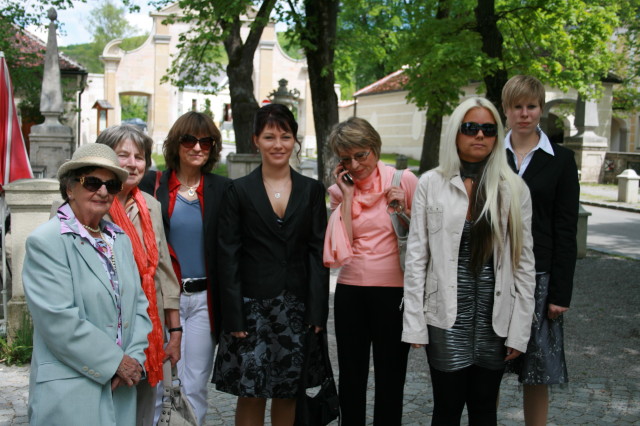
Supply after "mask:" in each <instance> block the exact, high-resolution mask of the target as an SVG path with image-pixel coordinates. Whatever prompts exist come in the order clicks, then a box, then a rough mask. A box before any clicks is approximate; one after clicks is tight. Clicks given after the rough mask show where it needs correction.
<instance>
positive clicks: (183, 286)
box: [182, 278, 193, 296]
mask: <svg viewBox="0 0 640 426" xmlns="http://www.w3.org/2000/svg"><path fill="white" fill-rule="evenodd" d="M192 281H193V279H191V278H185V279H184V280H182V294H184V295H185V296H191V295H192V294H193V293H190V292H188V291H187V288H186V287H185V285H186V284H187V283H190V282H192Z"/></svg>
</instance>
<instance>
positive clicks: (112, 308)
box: [22, 217, 151, 426]
mask: <svg viewBox="0 0 640 426" xmlns="http://www.w3.org/2000/svg"><path fill="white" fill-rule="evenodd" d="M60 225H61V223H60V219H59V218H58V217H54V218H52V219H51V220H49V221H48V222H47V223H45V224H43V225H41V226H39V227H38V228H37V229H36V230H35V231H34V232H33V233H32V234H31V235H30V236H29V238H27V242H26V257H25V261H24V268H23V271H22V280H23V283H24V291H25V295H26V298H27V304H28V306H29V310H30V312H31V315H32V317H33V324H34V337H33V359H32V361H31V379H30V385H29V421H30V424H31V425H47V426H50V425H65V426H71V425H78V426H81V425H82V426H86V425H118V426H122V425H132V426H133V425H134V424H135V418H136V393H135V392H136V390H135V387H131V388H129V387H127V386H126V385H125V386H121V387H119V388H118V389H116V390H115V391H114V392H111V378H112V377H113V376H114V374H115V372H116V369H117V368H118V365H119V364H120V361H121V360H122V357H123V356H124V354H127V355H129V356H131V357H132V358H135V359H136V360H137V361H138V362H139V363H140V364H141V365H143V364H144V360H145V355H144V349H145V348H146V346H147V334H148V333H149V332H150V331H151V321H150V320H149V317H148V315H147V299H146V297H145V295H144V293H143V291H142V289H141V286H140V278H139V274H138V269H137V267H136V265H135V262H134V258H133V252H132V248H131V242H130V241H129V238H128V237H127V236H126V235H125V234H124V233H121V232H122V231H120V233H118V234H117V236H116V239H115V244H114V251H115V259H116V269H117V272H118V279H119V283H120V293H121V306H122V347H120V346H118V345H117V344H116V333H117V321H118V314H117V308H116V299H115V295H114V291H113V289H112V287H111V283H110V282H109V280H108V278H107V276H106V272H105V269H104V266H103V264H102V262H101V261H100V259H99V258H98V254H97V253H96V251H95V249H94V248H93V247H92V246H91V244H90V243H89V242H87V241H86V240H85V239H83V238H81V237H79V236H78V235H76V234H72V233H65V234H61V233H60Z"/></svg>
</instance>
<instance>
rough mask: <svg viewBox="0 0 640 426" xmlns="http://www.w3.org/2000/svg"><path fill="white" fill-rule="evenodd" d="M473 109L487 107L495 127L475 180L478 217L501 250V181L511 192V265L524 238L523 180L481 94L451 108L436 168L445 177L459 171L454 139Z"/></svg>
mask: <svg viewBox="0 0 640 426" xmlns="http://www.w3.org/2000/svg"><path fill="white" fill-rule="evenodd" d="M474 108H484V109H486V110H488V111H489V112H490V113H491V115H493V118H494V120H495V122H496V124H497V126H498V135H497V136H496V142H495V144H494V145H493V150H492V151H491V153H490V154H489V158H488V159H487V164H486V165H485V167H484V170H483V173H482V176H481V177H480V181H479V182H478V190H477V191H476V197H477V194H480V193H481V192H482V191H481V188H484V193H485V202H484V206H483V209H482V211H481V212H480V214H479V216H478V217H479V218H483V217H484V218H485V219H486V220H487V221H488V222H489V223H490V225H491V232H492V234H493V241H494V244H495V243H497V244H498V245H499V246H500V249H501V250H502V249H504V247H503V246H502V238H501V235H500V220H499V218H500V193H499V187H500V183H501V182H503V181H504V182H505V183H506V184H507V187H508V188H509V192H510V193H511V202H510V205H509V220H508V233H509V238H510V239H511V260H512V262H513V265H514V268H515V267H516V266H517V265H518V263H519V262H520V252H521V251H522V244H523V238H524V237H523V233H522V213H521V211H520V201H521V198H520V194H521V192H522V191H523V189H524V183H523V182H522V179H520V177H519V176H518V175H516V174H515V173H514V172H513V170H511V168H510V167H509V164H508V163H507V157H506V153H505V147H504V127H503V126H502V120H500V114H499V113H498V110H497V109H496V108H495V107H494V106H493V104H492V103H491V102H490V101H489V100H487V99H485V98H482V97H473V98H469V99H467V100H465V101H464V102H462V103H461V104H460V105H458V107H457V108H456V109H455V110H454V111H453V113H452V114H451V116H450V117H449V121H448V123H447V126H446V128H445V132H444V138H443V140H442V142H441V143H440V156H439V162H440V164H439V166H438V167H437V169H436V170H437V171H438V172H440V173H441V174H442V175H443V176H445V177H446V178H449V179H451V178H452V177H453V176H455V175H459V174H460V157H459V156H458V149H457V145H456V140H457V137H458V132H459V131H460V125H461V124H462V120H463V119H464V116H465V115H466V114H467V112H469V110H471V109H474ZM474 202H475V200H474Z"/></svg>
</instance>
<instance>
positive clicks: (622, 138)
mask: <svg viewBox="0 0 640 426" xmlns="http://www.w3.org/2000/svg"><path fill="white" fill-rule="evenodd" d="M628 140H629V129H628V123H627V121H626V120H621V119H619V118H617V117H611V137H610V138H609V141H610V142H609V150H610V151H617V152H627V151H628V150H629V147H628V145H629V143H628Z"/></svg>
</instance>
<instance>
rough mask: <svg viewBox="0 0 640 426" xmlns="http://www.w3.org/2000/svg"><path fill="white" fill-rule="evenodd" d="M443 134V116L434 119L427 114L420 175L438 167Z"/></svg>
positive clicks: (436, 116) (439, 115) (437, 115)
mask: <svg viewBox="0 0 640 426" xmlns="http://www.w3.org/2000/svg"><path fill="white" fill-rule="evenodd" d="M441 134H442V114H436V115H435V116H434V117H431V116H430V115H429V113H427V126H426V128H425V130H424V139H423V142H422V155H421V157H420V170H419V171H418V172H419V173H424V172H426V171H427V170H431V169H433V168H434V167H437V166H438V156H439V153H440V136H441Z"/></svg>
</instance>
